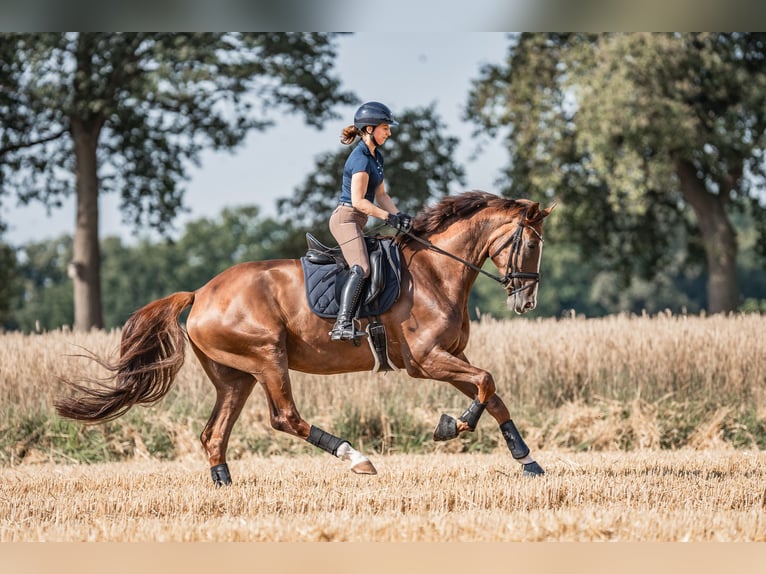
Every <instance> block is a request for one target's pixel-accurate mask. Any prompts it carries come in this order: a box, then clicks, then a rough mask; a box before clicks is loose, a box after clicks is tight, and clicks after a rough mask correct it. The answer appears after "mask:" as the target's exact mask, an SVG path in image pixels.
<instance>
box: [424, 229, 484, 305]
mask: <svg viewBox="0 0 766 574" xmlns="http://www.w3.org/2000/svg"><path fill="white" fill-rule="evenodd" d="M492 229H493V228H492V225H491V224H489V223H488V224H484V221H483V220H482V221H475V222H471V221H462V222H458V223H455V224H453V225H452V226H450V227H449V228H447V229H446V230H444V231H441V232H439V233H435V234H433V235H431V236H430V237H429V238H428V241H429V242H430V243H431V244H432V245H434V246H435V247H436V248H437V249H439V250H443V251H444V252H446V253H449V254H450V255H452V256H454V257H455V258H458V259H460V260H462V261H464V262H466V263H469V264H470V265H466V264H465V263H463V262H461V261H458V260H457V259H454V258H452V257H449V256H448V255H445V254H444V253H439V252H438V251H437V250H427V253H428V259H429V260H430V261H431V262H432V264H431V265H429V266H428V267H429V268H431V269H435V270H436V272H437V273H438V274H439V275H440V276H441V279H442V281H443V282H447V283H450V284H455V285H456V286H458V287H460V288H462V289H466V290H468V289H470V288H471V286H472V285H473V282H474V281H475V280H476V276H477V275H478V272H477V271H476V270H475V269H472V268H471V265H474V266H476V267H481V266H482V265H484V262H485V261H486V260H487V255H488V254H487V249H488V246H489V241H490V236H491V234H492Z"/></svg>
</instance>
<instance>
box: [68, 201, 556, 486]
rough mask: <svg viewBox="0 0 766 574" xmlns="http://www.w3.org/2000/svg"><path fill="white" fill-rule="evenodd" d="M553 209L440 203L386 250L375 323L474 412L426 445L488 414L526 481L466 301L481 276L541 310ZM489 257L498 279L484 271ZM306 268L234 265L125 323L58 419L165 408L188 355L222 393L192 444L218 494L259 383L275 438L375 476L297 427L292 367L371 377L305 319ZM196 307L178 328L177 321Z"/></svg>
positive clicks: (402, 361)
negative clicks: (101, 375) (397, 274)
mask: <svg viewBox="0 0 766 574" xmlns="http://www.w3.org/2000/svg"><path fill="white" fill-rule="evenodd" d="M553 207H555V204H553V205H552V206H550V207H549V208H546V209H541V208H540V205H539V203H536V202H533V201H531V200H527V199H507V198H503V197H499V196H497V195H494V194H491V193H488V192H484V191H476V190H474V191H466V192H463V193H460V194H457V195H453V196H448V197H445V198H443V199H441V200H440V201H438V202H437V203H435V204H433V205H432V206H430V207H427V208H425V209H424V210H423V211H422V212H420V213H419V214H418V215H417V216H416V217H415V218H414V220H413V224H412V227H411V229H410V230H409V231H408V232H407V233H401V232H399V233H397V234H396V236H395V237H394V238H393V239H394V241H395V243H396V245H397V247H398V248H399V249H400V254H401V257H400V259H401V288H400V294H399V296H398V298H397V299H396V301H395V303H394V304H393V305H392V306H391V308H390V309H389V310H388V311H386V312H385V313H383V314H382V315H381V317H380V321H382V323H383V324H384V326H385V330H386V333H387V337H388V343H389V349H388V352H389V357H390V360H391V362H392V363H393V365H394V367H396V368H398V369H403V370H405V371H406V372H407V374H408V375H409V376H410V377H413V378H425V379H432V380H437V381H445V382H447V383H449V384H450V385H452V386H453V387H455V388H456V389H457V390H459V391H460V392H462V393H463V394H465V395H467V397H469V398H470V399H471V400H472V402H471V403H470V405H469V406H468V408H467V409H466V410H465V412H464V413H463V414H462V415H461V416H460V417H459V418H458V419H457V420H456V419H454V418H453V417H451V416H449V415H446V414H443V415H442V416H441V419H440V420H439V422H438V424H437V427H436V430H435V431H434V436H433V438H434V440H450V439H453V438H455V437H457V436H458V435H460V434H461V433H463V432H471V431H473V430H474V429H475V427H476V425H477V423H478V421H479V418H480V416H481V415H482V413H483V412H484V410H487V411H488V412H489V413H490V415H491V416H492V417H493V418H494V419H495V421H496V422H497V423H498V424H499V425H500V430H501V432H502V435H503V437H504V438H505V440H506V444H507V445H508V448H509V450H510V452H511V455H512V457H513V458H514V459H515V460H516V461H517V462H518V463H519V464H520V465H521V469H522V475H523V476H539V475H542V474H544V473H545V471H544V470H543V468H542V467H541V466H540V465H539V464H538V463H537V462H536V461H535V459H534V458H533V457H532V456H531V453H530V449H529V447H528V446H527V445H526V443H525V442H524V440H523V438H522V437H521V435H520V433H519V431H518V429H517V428H516V426H515V424H514V423H513V420H512V419H511V416H510V412H509V411H508V408H507V407H506V405H505V403H504V402H503V400H502V399H501V398H500V397H499V396H498V395H497V393H496V392H495V381H494V379H493V377H492V375H491V374H490V373H489V372H487V371H485V370H483V369H481V368H479V367H477V366H475V365H473V364H471V363H470V362H469V360H468V358H467V357H466V355H465V353H464V350H465V348H466V345H467V343H468V338H469V333H470V319H469V315H468V295H469V292H470V289H471V286H472V285H473V283H474V281H475V280H476V278H477V276H478V274H479V273H484V274H486V275H490V276H491V277H492V278H493V279H495V280H497V281H498V282H499V283H500V284H501V285H502V286H503V287H504V288H505V290H506V296H507V305H508V307H509V308H510V309H512V310H513V311H515V312H516V313H518V314H523V313H526V312H528V311H531V310H533V309H534V308H535V306H536V304H537V289H538V285H539V280H540V261H541V255H542V247H543V233H542V226H543V221H544V219H545V218H546V217H547V216H548V215H549V214H550V212H551V210H552V209H553ZM487 259H491V260H492V262H493V263H494V265H495V266H496V267H497V269H498V271H500V270H503V271H502V273H503V275H493V274H491V273H488V272H487V271H485V270H484V269H482V266H483V264H484V263H485V262H486V260H487ZM303 282H304V277H303V273H302V268H301V263H300V261H299V260H294V259H278V260H263V261H252V262H245V263H239V264H237V265H234V266H232V267H229V268H228V269H226V270H224V271H223V272H221V273H220V274H218V275H217V276H215V277H213V278H212V279H211V280H210V281H209V282H208V283H207V284H205V285H204V286H202V287H200V288H198V289H197V290H196V291H182V292H177V293H174V294H171V295H169V296H166V297H164V298H162V299H158V300H155V301H153V302H150V303H148V304H146V305H145V306H143V307H142V308H140V309H138V310H137V311H135V312H134V313H133V314H132V315H131V316H130V318H129V319H128V321H127V322H126V323H125V325H124V327H123V329H122V333H121V339H120V354H119V358H118V359H117V360H115V361H113V362H110V361H106V360H102V359H98V358H97V357H94V358H95V359H96V360H97V361H98V362H99V363H101V364H102V366H104V367H106V368H107V369H108V370H109V372H110V375H109V377H108V378H107V379H105V380H101V381H100V382H99V381H96V380H88V379H85V380H80V381H78V382H74V381H71V380H66V381H65V382H66V383H67V384H68V385H69V386H70V387H71V393H70V394H69V395H68V396H66V397H63V398H61V399H59V400H57V401H56V404H55V407H56V410H57V412H58V414H59V415H61V416H63V417H68V418H71V419H75V420H79V421H85V422H93V423H95V422H103V421H108V420H113V419H116V418H117V417H120V416H121V415H123V414H124V413H125V412H127V411H128V410H129V409H130V408H131V407H133V406H135V405H137V404H144V405H150V404H153V403H155V402H157V401H159V400H160V399H161V398H162V397H164V396H165V395H166V394H167V393H168V391H169V390H170V388H171V385H172V384H173V381H174V378H175V376H176V374H177V373H178V371H179V369H180V368H181V366H182V364H183V362H184V359H185V349H186V346H187V344H188V345H189V346H190V347H191V349H192V350H193V352H194V354H195V355H196V357H197V359H198V360H199V362H200V363H201V365H202V368H203V370H204V371H205V373H206V374H207V377H208V378H209V379H210V381H211V382H212V384H213V385H214V387H215V391H216V401H215V405H214V407H213V410H212V413H211V414H210V418H209V420H208V421H207V424H206V425H205V427H204V430H203V431H202V434H201V436H200V441H201V443H202V446H203V448H204V450H205V452H206V454H207V457H208V461H209V464H210V474H211V477H212V480H213V483H214V484H215V485H216V486H222V485H229V484H232V479H231V474H230V471H229V467H228V463H227V461H226V450H227V445H228V441H229V438H230V435H231V431H232V427H233V426H234V423H235V422H236V420H237V418H238V417H239V415H240V413H241V412H242V408H243V406H244V405H245V403H246V401H247V399H248V397H249V395H250V394H251V392H252V391H253V389H254V387H255V386H256V385H257V384H259V383H260V387H261V389H262V390H263V392H264V393H265V396H266V401H267V404H268V408H269V415H270V423H271V426H272V428H273V429H275V430H277V431H282V432H285V433H288V434H291V435H294V436H295V437H298V438H299V439H302V440H305V441H307V442H309V443H310V444H312V445H314V446H316V447H318V448H320V449H322V450H324V451H326V452H328V453H330V454H332V455H334V456H336V457H337V458H339V459H341V460H343V461H346V462H348V463H349V464H350V468H351V470H352V471H353V472H355V473H357V474H376V473H377V471H376V469H375V467H374V465H373V464H372V462H371V461H370V460H369V458H368V457H367V456H365V455H364V454H362V453H361V452H359V451H357V450H356V449H355V448H353V447H352V445H351V443H350V442H349V441H348V440H346V439H344V438H341V437H337V436H334V435H333V434H331V433H330V432H327V431H325V430H323V429H320V428H318V427H316V426H314V425H311V424H310V423H308V422H307V421H305V420H304V419H303V418H302V417H301V415H300V413H299V411H298V408H297V406H296V404H295V401H294V400H293V395H292V391H291V385H290V377H289V374H288V369H294V370H296V371H301V372H306V373H314V374H323V375H330V374H337V373H349V372H359V371H365V370H371V368H372V367H373V360H374V359H373V356H372V352H371V350H370V349H369V348H367V347H365V346H360V345H352V344H349V343H348V342H338V341H331V339H330V337H329V335H328V331H329V329H330V327H331V326H332V325H331V323H332V320H331V319H327V318H320V317H318V316H317V315H315V314H314V313H312V312H311V311H310V309H309V306H308V304H307V301H306V295H305V293H304V290H303V288H302V287H303ZM188 307H191V309H190V310H189V313H188V316H187V319H186V328H185V330H184V328H183V326H182V325H181V324H180V322H179V316H180V315H181V313H182V312H183V311H184V310H186V309H187V308H188Z"/></svg>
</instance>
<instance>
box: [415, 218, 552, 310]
mask: <svg viewBox="0 0 766 574" xmlns="http://www.w3.org/2000/svg"><path fill="white" fill-rule="evenodd" d="M526 216H527V210H526V209H525V210H524V211H523V212H522V214H521V219H520V221H519V226H518V227H517V228H516V231H514V232H513V233H512V234H511V236H510V237H509V238H508V239H507V240H506V241H505V242H504V243H503V244H502V245H501V246H500V247H499V248H498V249H497V250H496V251H495V253H494V254H493V255H492V256H491V257H493V258H494V257H496V256H497V255H499V254H500V252H501V251H502V250H503V249H505V248H506V247H509V246H510V253H509V256H508V261H507V263H506V264H505V274H504V275H495V274H494V273H490V272H488V271H484V269H482V268H481V267H479V266H478V265H474V264H473V263H471V262H470V261H466V260H465V259H463V258H461V257H458V256H457V255H454V254H452V253H450V252H449V251H445V250H444V249H442V248H441V247H437V246H436V245H434V244H433V243H431V242H430V241H428V240H426V239H423V238H421V237H418V236H417V235H415V234H413V233H411V232H409V231H406V232H405V233H406V234H407V235H409V236H410V237H411V238H412V239H414V240H415V241H417V242H418V243H420V244H422V245H425V246H426V247H427V248H428V249H430V250H431V251H435V252H436V253H439V254H441V255H445V256H447V257H450V258H452V259H454V260H455V261H459V262H460V263H462V264H463V265H465V266H466V267H468V268H469V269H473V270H474V271H476V272H478V273H481V274H482V275H486V276H487V277H489V278H490V279H492V280H494V281H497V282H498V283H500V284H501V285H502V286H503V287H505V290H506V292H507V293H508V297H511V296H513V295H516V294H517V293H521V292H522V291H525V290H527V289H531V288H532V287H534V286H535V285H537V284H538V283H540V273H529V272H526V271H520V270H519V269H518V267H517V261H518V258H519V255H520V254H521V244H522V240H521V236H522V233H523V232H524V228H525V227H529V229H531V230H532V231H533V232H534V234H535V235H537V237H538V238H539V239H540V242H541V243H544V242H545V241H544V240H543V236H542V235H540V233H538V232H537V230H536V229H534V228H533V227H530V226H527V225H524V219H525V218H526ZM511 265H513V267H511ZM514 279H533V280H534V283H527V284H526V285H522V286H521V287H517V288H516V289H511V287H509V286H510V285H511V283H512V282H513V280H514Z"/></svg>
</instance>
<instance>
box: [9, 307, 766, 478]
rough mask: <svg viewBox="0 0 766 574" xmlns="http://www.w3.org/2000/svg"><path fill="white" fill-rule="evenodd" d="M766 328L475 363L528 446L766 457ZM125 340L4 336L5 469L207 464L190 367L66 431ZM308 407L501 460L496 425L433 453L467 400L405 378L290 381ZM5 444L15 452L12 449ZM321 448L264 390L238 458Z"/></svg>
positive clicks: (500, 331)
mask: <svg viewBox="0 0 766 574" xmlns="http://www.w3.org/2000/svg"><path fill="white" fill-rule="evenodd" d="M764 333H766V317H764V316H760V315H738V316H731V317H723V316H714V317H707V318H705V317H691V316H690V317H686V316H664V315H661V316H658V317H626V316H619V317H609V318H604V319H589V320H585V319H580V318H574V319H564V320H553V319H545V320H535V319H521V320H514V321H482V322H480V323H476V324H474V325H473V327H472V336H471V340H470V343H469V347H468V349H467V354H468V356H469V358H470V359H471V361H472V362H473V363H474V364H477V365H480V366H482V367H484V368H486V369H487V370H489V371H490V372H491V373H493V375H494V376H495V379H496V383H497V388H498V392H499V394H500V395H501V396H502V397H503V398H504V399H505V401H506V403H507V404H508V406H509V408H510V409H511V412H512V415H513V417H514V419H515V421H516V423H517V425H518V426H519V428H520V429H521V430H522V432H523V434H524V436H525V437H526V438H527V442H528V443H530V445H531V446H533V447H537V448H547V449H572V450H575V451H587V450H614V449H620V450H640V449H658V448H684V447H693V448H731V447H734V448H756V449H757V448H765V447H766V346H764V344H763V334H764ZM118 343H119V332H117V331H113V332H110V333H105V332H93V333H88V334H80V333H71V332H66V331H63V332H62V331H58V332H53V333H47V334H44V335H21V334H14V333H11V334H4V335H0V413H1V414H0V464H16V463H18V462H20V461H22V460H27V461H41V460H56V461H66V460H79V461H91V462H92V461H109V460H120V459H124V458H130V457H133V456H136V455H140V454H142V453H143V454H144V455H149V454H151V455H153V456H159V457H164V458H168V459H172V458H176V457H179V456H183V455H184V454H186V453H190V452H198V450H199V445H198V441H197V438H196V437H197V436H198V434H199V432H200V431H201V429H202V427H203V425H204V423H205V420H206V419H207V416H208V414H209V412H210V409H211V407H212V402H213V388H212V386H211V385H210V383H209V382H208V381H207V379H206V377H205V375H204V373H203V372H202V369H201V368H200V366H199V364H198V363H197V361H196V360H195V359H194V356H193V354H192V353H190V352H189V353H187V360H186V364H185V365H184V367H183V368H182V370H181V372H180V374H179V376H178V377H177V381H176V385H175V388H174V389H173V391H172V392H171V394H170V395H169V396H168V397H167V398H166V399H165V400H164V401H163V402H162V403H160V404H159V405H155V406H153V407H151V408H149V409H144V408H138V409H134V410H133V411H131V412H130V413H129V414H128V415H127V416H125V417H123V418H122V419H119V420H118V421H116V422H114V423H109V424H108V425H105V426H97V427H89V428H87V429H83V428H82V427H80V426H79V425H76V424H74V423H69V422H68V421H62V420H61V419H58V417H56V415H55V414H54V412H53V410H52V403H53V401H54V399H55V398H57V397H59V396H61V394H62V393H64V392H66V389H65V388H64V387H63V385H62V384H61V383H60V382H59V380H58V377H59V376H60V375H65V376H67V377H70V378H71V377H73V376H76V374H82V373H86V374H89V375H96V376H98V375H99V374H102V373H99V371H98V368H97V366H96V365H95V364H94V363H92V362H88V361H86V360H83V359H82V358H79V357H75V356H71V355H73V354H78V353H81V352H82V348H86V349H89V350H91V351H93V352H95V353H97V354H98V355H100V356H110V354H111V353H113V352H114V350H115V349H116V348H117V347H118ZM292 376H293V385H294V394H295V397H296V402H297V404H298V407H299V409H300V410H301V412H302V414H303V415H304V417H305V418H306V419H307V420H309V421H310V422H311V423H313V424H315V425H317V426H320V427H323V428H325V429H327V430H329V431H331V432H334V433H335V434H339V435H341V436H344V437H345V438H348V439H350V440H351V441H352V442H353V443H354V444H355V446H356V447H357V448H360V449H364V450H368V451H370V450H371V451H375V452H378V453H383V454H396V453H402V452H421V453H428V452H458V451H481V452H492V451H493V450H495V449H500V450H504V449H505V445H504V443H503V441H502V438H501V436H500V433H499V432H497V427H496V426H495V425H494V424H493V422H492V421H491V420H490V419H489V417H484V419H483V420H482V421H481V422H480V425H479V427H478V429H477V432H476V433H474V434H473V435H467V436H465V437H463V438H462V439H461V440H458V441H453V442H451V443H448V444H446V445H444V444H435V443H433V442H431V441H430V434H431V432H432V429H433V426H434V425H435V423H436V421H437V420H438V418H439V415H440V414H441V413H442V412H448V413H450V414H453V415H458V414H460V412H462V410H463V409H464V408H465V407H466V406H467V399H466V397H464V396H463V395H461V394H459V393H457V392H456V391H455V390H454V389H453V388H452V387H450V386H449V385H446V384H444V383H438V382H433V381H413V380H412V379H410V378H408V377H407V376H406V375H403V374H401V373H388V374H385V375H382V374H372V373H353V374H348V375H338V376H333V377H322V376H315V375H308V374H303V373H293V374H292ZM3 437H4V438H3ZM311 450H312V449H311V448H310V447H307V445H305V444H304V443H302V442H301V441H296V440H294V439H293V438H291V437H288V436H286V435H282V434H279V433H276V432H274V431H273V430H272V429H271V428H270V425H269V421H268V414H267V408H266V404H265V400H264V398H263V396H262V394H261V393H260V392H259V391H255V392H254V393H253V395H252V397H251V399H250V401H249V402H248V404H247V406H246V408H245V410H244V412H243V413H242V416H241V418H240V421H239V422H238V424H237V426H236V427H235V429H234V434H233V436H232V442H231V446H230V455H231V457H233V458H236V457H238V456H243V455H245V454H247V453H251V452H256V453H259V454H264V455H266V454H291V453H292V454H304V453H307V452H310V451H311Z"/></svg>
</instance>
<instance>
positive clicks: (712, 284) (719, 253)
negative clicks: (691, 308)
mask: <svg viewBox="0 0 766 574" xmlns="http://www.w3.org/2000/svg"><path fill="white" fill-rule="evenodd" d="M677 173H678V176H679V179H680V181H681V192H682V193H683V196H684V199H685V200H686V202H687V203H688V204H689V205H690V206H691V207H692V209H693V210H694V214H695V215H696V216H697V221H698V223H699V228H700V233H701V234H702V242H703V245H704V247H705V255H706V257H707V268H708V279H707V299H708V312H710V313H726V312H729V311H736V310H737V307H738V306H739V286H738V282H737V236H736V233H735V231H734V228H733V227H732V226H731V222H730V221H729V218H728V217H727V215H726V203H727V202H728V199H727V198H728V190H722V191H721V193H719V194H717V195H716V194H713V193H710V192H708V191H707V189H706V187H705V182H704V181H703V180H702V179H701V178H700V177H699V176H698V175H697V171H696V168H695V167H694V165H692V164H691V163H690V162H687V161H679V162H678V164H677Z"/></svg>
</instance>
